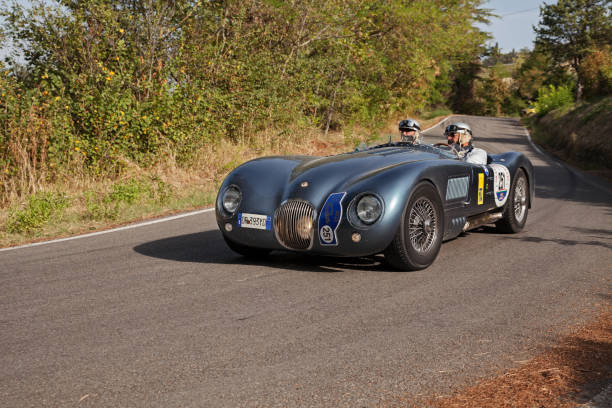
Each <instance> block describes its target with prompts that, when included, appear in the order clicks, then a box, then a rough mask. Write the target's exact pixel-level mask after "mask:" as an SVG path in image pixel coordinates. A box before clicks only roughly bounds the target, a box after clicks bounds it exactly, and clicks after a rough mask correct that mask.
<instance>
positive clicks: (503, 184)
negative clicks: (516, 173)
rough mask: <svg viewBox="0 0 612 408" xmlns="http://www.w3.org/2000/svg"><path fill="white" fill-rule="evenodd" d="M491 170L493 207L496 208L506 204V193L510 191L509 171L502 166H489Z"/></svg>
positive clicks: (496, 164) (494, 164)
mask: <svg viewBox="0 0 612 408" xmlns="http://www.w3.org/2000/svg"><path fill="white" fill-rule="evenodd" d="M491 168H492V169H493V176H494V178H493V195H494V197H495V205H496V206H498V207H501V206H503V205H504V204H506V200H507V199H508V192H509V191H510V171H509V170H508V168H507V167H506V166H504V165H502V164H498V163H493V164H491Z"/></svg>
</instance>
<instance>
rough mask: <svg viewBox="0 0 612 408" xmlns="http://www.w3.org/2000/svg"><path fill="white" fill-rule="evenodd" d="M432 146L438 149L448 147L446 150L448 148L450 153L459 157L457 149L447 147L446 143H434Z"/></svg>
mask: <svg viewBox="0 0 612 408" xmlns="http://www.w3.org/2000/svg"><path fill="white" fill-rule="evenodd" d="M434 146H435V147H439V146H444V147H448V148H450V151H451V152H453V153H455V154H456V155H457V156H460V155H459V152H458V151H457V149H455V147H454V146H451V145H449V144H448V143H444V142H440V143H435V144H434Z"/></svg>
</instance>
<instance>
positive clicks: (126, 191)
mask: <svg viewBox="0 0 612 408" xmlns="http://www.w3.org/2000/svg"><path fill="white" fill-rule="evenodd" d="M171 195H172V188H171V186H170V185H169V184H168V183H166V182H164V181H163V180H161V179H160V178H159V177H157V176H153V177H151V178H150V179H149V178H136V179H129V180H127V181H122V182H117V183H115V184H113V185H112V186H111V188H110V191H109V192H108V193H107V194H100V193H96V192H94V191H87V192H86V193H85V206H86V208H87V210H86V212H85V219H90V220H94V221H102V220H114V219H117V218H118V217H119V212H120V211H121V209H122V208H125V207H128V206H131V205H135V204H137V203H139V202H145V203H148V202H150V201H149V200H147V198H148V199H153V200H154V201H155V202H157V203H159V204H162V205H163V204H165V203H167V202H168V200H169V198H170V197H171Z"/></svg>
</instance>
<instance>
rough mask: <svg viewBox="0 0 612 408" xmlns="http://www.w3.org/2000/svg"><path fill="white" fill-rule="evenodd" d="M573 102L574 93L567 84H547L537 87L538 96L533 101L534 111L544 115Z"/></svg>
mask: <svg viewBox="0 0 612 408" xmlns="http://www.w3.org/2000/svg"><path fill="white" fill-rule="evenodd" d="M573 103H574V95H573V94H572V90H571V89H570V88H569V87H568V86H563V85H561V86H559V87H555V86H554V85H549V86H548V87H542V88H540V89H538V98H537V99H536V102H535V103H534V107H535V110H536V113H537V114H538V115H539V116H543V115H546V114H547V113H548V112H550V111H552V110H555V109H559V108H562V107H566V106H571V105H572V104H573Z"/></svg>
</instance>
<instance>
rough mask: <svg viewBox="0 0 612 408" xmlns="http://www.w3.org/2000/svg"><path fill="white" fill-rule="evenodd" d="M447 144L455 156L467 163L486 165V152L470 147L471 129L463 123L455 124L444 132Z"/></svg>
mask: <svg viewBox="0 0 612 408" xmlns="http://www.w3.org/2000/svg"><path fill="white" fill-rule="evenodd" d="M444 135H445V136H446V140H447V143H448V145H449V146H450V147H452V148H453V149H454V150H455V151H456V152H457V155H458V156H459V157H461V158H463V159H464V160H465V161H466V162H468V163H474V164H487V152H486V151H484V150H483V149H479V148H477V147H474V146H473V145H472V129H470V126H469V125H468V124H466V123H463V122H456V123H453V124H451V125H448V126H447V127H446V130H445V131H444Z"/></svg>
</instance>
